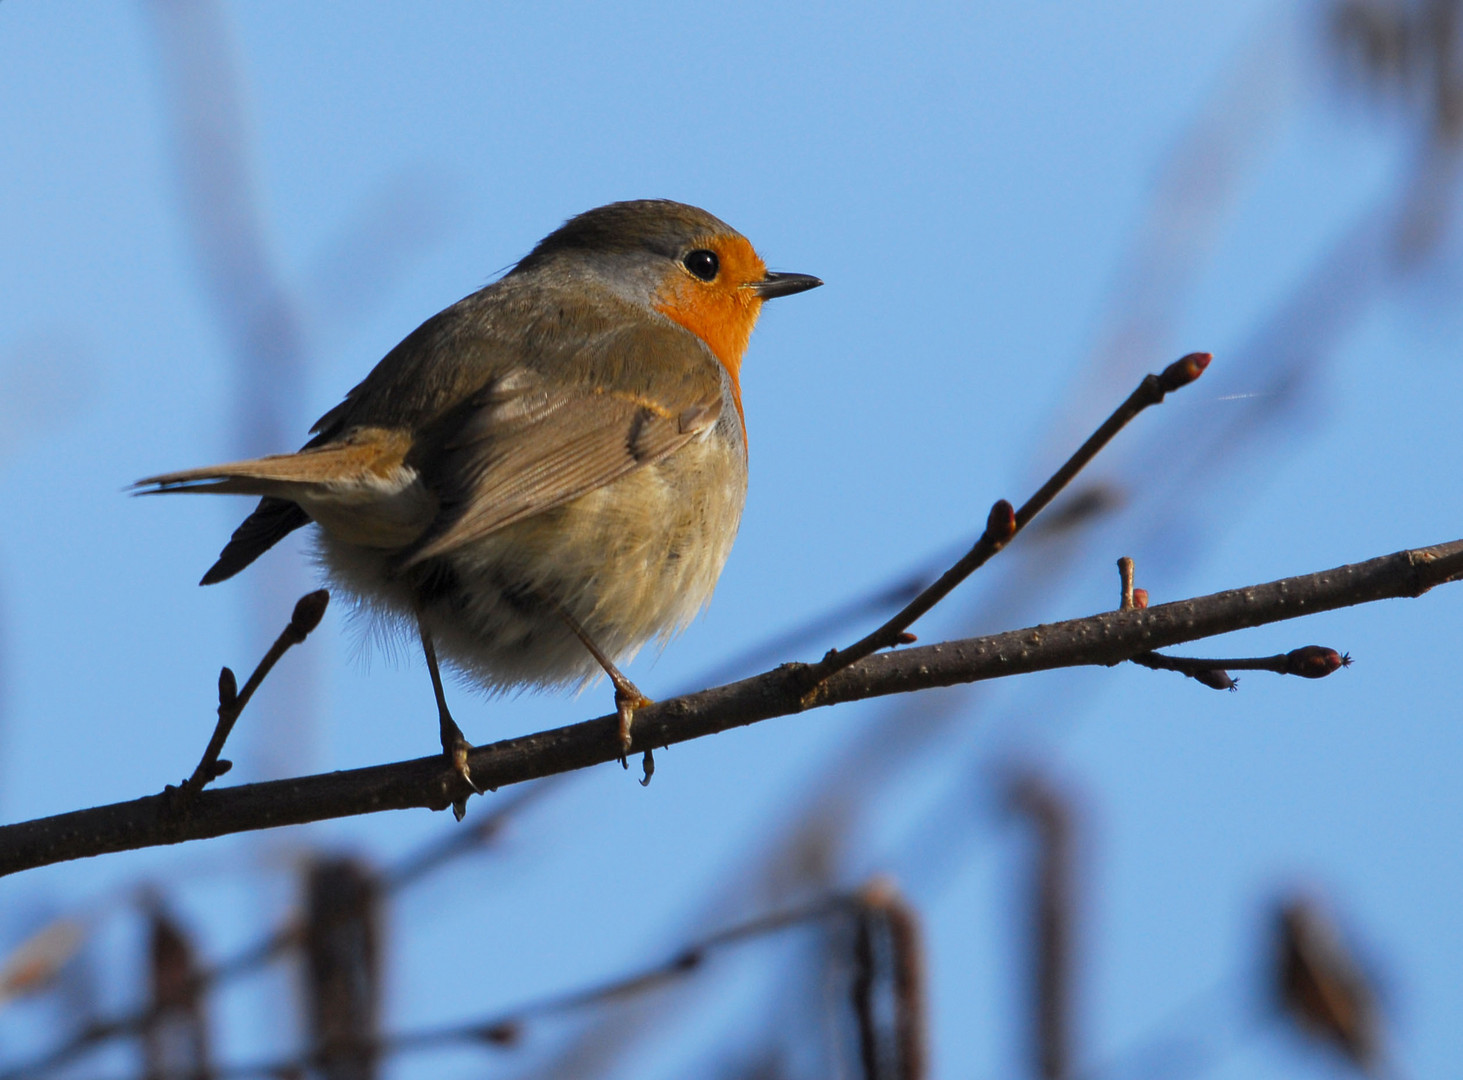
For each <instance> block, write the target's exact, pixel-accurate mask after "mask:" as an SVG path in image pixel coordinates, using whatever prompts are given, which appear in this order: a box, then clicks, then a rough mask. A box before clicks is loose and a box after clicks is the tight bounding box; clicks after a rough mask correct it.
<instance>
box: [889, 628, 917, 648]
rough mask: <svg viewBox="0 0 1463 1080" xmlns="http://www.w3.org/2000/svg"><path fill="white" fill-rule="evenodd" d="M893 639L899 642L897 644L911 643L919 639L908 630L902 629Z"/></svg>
mask: <svg viewBox="0 0 1463 1080" xmlns="http://www.w3.org/2000/svg"><path fill="white" fill-rule="evenodd" d="M894 640H895V641H897V642H899V644H901V645H913V644H914V643H915V642H916V641H918V640H919V638H917V637H915V636H914V635H913V634H911V633H910V632H909V631H908V630H902V631H900V634H899V636H898V637H897V638H895V639H894Z"/></svg>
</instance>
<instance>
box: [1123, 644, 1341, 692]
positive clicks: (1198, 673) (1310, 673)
mask: <svg viewBox="0 0 1463 1080" xmlns="http://www.w3.org/2000/svg"><path fill="white" fill-rule="evenodd" d="M1131 661H1132V663H1134V664H1139V665H1141V666H1143V667H1146V668H1152V669H1153V670H1155V671H1177V672H1178V673H1179V674H1181V675H1187V676H1188V677H1189V678H1191V679H1197V680H1199V681H1200V682H1202V683H1203V684H1204V685H1205V686H1210V687H1213V688H1214V689H1216V690H1233V689H1235V688H1236V685H1237V684H1236V683H1235V681H1234V680H1233V679H1230V678H1229V677H1228V675H1227V674H1226V673H1227V672H1230V671H1273V672H1275V673H1276V674H1277V675H1299V676H1300V677H1301V678H1303V679H1324V678H1325V677H1326V676H1327V675H1330V674H1331V673H1332V672H1333V671H1339V670H1340V669H1341V668H1344V667H1350V666H1351V654H1350V653H1339V652H1337V651H1336V650H1335V649H1332V648H1328V647H1327V646H1325V645H1304V646H1302V647H1301V648H1299V649H1291V650H1290V652H1288V653H1276V654H1275V655H1274V656H1231V657H1224V658H1219V659H1209V658H1205V657H1200V656H1167V655H1165V654H1163V653H1156V652H1146V653H1140V654H1139V655H1137V656H1134V657H1132V658H1131ZM1218 676H1224V678H1223V679H1220V678H1218Z"/></svg>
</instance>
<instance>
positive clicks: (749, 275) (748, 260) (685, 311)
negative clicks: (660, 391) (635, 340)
mask: <svg viewBox="0 0 1463 1080" xmlns="http://www.w3.org/2000/svg"><path fill="white" fill-rule="evenodd" d="M705 246H706V247H707V248H708V249H710V250H712V251H715V252H716V254H717V257H718V258H719V259H720V260H721V272H720V273H719V274H718V275H717V278H716V280H715V281H709V282H707V281H697V280H696V279H695V278H693V277H691V276H690V275H689V274H682V275H677V276H676V277H675V278H673V279H672V280H671V281H669V282H668V283H667V285H666V288H665V289H664V290H663V291H662V293H661V295H660V297H659V298H658V300H657V302H656V304H655V309H656V310H657V311H659V312H660V313H661V314H662V315H664V316H666V318H668V319H671V320H672V321H674V322H677V323H679V324H680V325H681V326H684V327H685V328H686V329H687V330H689V331H691V333H693V334H695V335H696V336H697V337H699V338H700V339H701V340H702V341H704V342H706V344H707V346H709V347H710V349H711V351H712V352H713V353H715V354H716V358H717V359H718V360H720V361H721V366H722V367H724V368H726V372H727V374H728V375H729V376H730V377H731V385H732V397H733V399H734V401H735V404H736V407H737V416H738V417H739V418H741V420H742V433H743V435H745V434H746V429H747V422H746V418H745V417H744V416H743V415H742V384H741V370H742V355H743V354H744V353H745V352H746V351H747V341H748V340H749V339H750V338H751V336H752V328H753V327H754V326H756V325H757V316H758V315H759V314H760V313H761V311H762V300H761V298H760V297H758V296H757V294H756V293H755V292H753V291H752V290H751V289H748V288H745V287H744V286H746V285H748V284H750V283H754V282H758V281H761V280H762V279H763V278H764V277H766V276H767V267H766V265H765V264H764V263H763V262H762V259H761V258H760V257H759V256H758V255H757V252H756V251H755V250H753V248H752V245H751V243H750V242H748V241H747V239H746V238H745V237H742V236H730V237H716V238H714V239H711V240H708V241H707V242H706V245H705Z"/></svg>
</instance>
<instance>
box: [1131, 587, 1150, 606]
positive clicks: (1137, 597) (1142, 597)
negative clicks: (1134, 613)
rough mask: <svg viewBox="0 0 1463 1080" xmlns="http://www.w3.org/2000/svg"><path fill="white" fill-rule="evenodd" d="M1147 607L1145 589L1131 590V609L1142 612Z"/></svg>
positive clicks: (1146, 591) (1146, 592)
mask: <svg viewBox="0 0 1463 1080" xmlns="http://www.w3.org/2000/svg"><path fill="white" fill-rule="evenodd" d="M1147 606H1148V590H1147V589H1134V590H1133V607H1134V608H1135V609H1136V610H1138V611H1142V610H1143V609H1144V608H1146V607H1147Z"/></svg>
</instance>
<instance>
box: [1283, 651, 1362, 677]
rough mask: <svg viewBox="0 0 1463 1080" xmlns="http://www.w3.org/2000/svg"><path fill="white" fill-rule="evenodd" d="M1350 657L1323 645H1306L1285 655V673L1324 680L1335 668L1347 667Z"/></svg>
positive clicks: (1349, 663)
mask: <svg viewBox="0 0 1463 1080" xmlns="http://www.w3.org/2000/svg"><path fill="white" fill-rule="evenodd" d="M1350 665H1351V657H1349V656H1342V655H1341V654H1340V653H1339V652H1337V651H1336V650H1335V649H1328V648H1326V646H1324V645H1306V646H1304V647H1303V648H1299V649H1291V650H1290V652H1288V653H1286V654H1285V673H1286V674H1287V675H1299V676H1300V677H1301V678H1303V679H1324V678H1325V677H1326V676H1327V675H1329V674H1331V672H1333V671H1335V670H1336V669H1337V668H1343V667H1349V666H1350Z"/></svg>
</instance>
